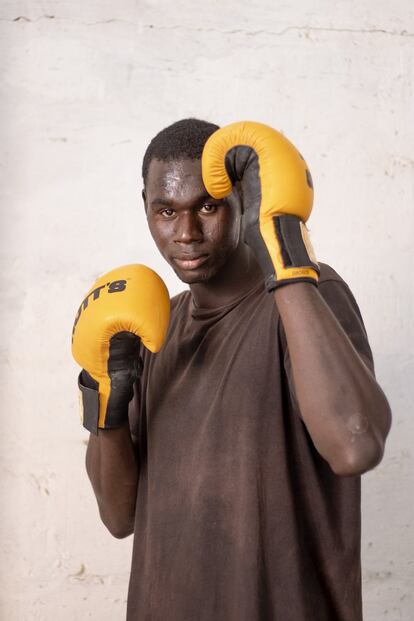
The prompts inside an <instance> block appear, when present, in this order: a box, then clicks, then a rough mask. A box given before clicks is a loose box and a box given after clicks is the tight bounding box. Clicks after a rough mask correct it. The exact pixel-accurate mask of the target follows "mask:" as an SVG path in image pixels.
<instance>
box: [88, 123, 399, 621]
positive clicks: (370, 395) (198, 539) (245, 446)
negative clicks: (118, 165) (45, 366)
mask: <svg viewBox="0 0 414 621" xmlns="http://www.w3.org/2000/svg"><path fill="white" fill-rule="evenodd" d="M216 129H217V126H215V125H212V124H209V123H205V122H203V121H198V120H195V119H187V120H184V121H179V122H178V123H175V124H173V125H172V126H170V127H168V128H166V129H165V130H163V131H162V132H160V133H159V134H158V135H157V136H156V137H155V138H154V139H153V141H152V142H151V144H150V145H149V147H148V149H147V152H146V154H145V157H144V162H143V180H144V191H143V199H144V204H145V210H146V214H147V219H148V225H149V228H150V231H151V234H152V236H153V238H154V240H155V243H156V245H157V247H158V249H159V251H160V252H161V254H162V255H163V257H164V258H165V259H166V261H167V262H168V263H169V264H170V265H171V267H172V268H173V270H174V271H175V273H176V274H177V276H178V277H179V278H180V280H182V281H183V282H184V283H187V284H188V285H189V290H187V291H185V292H183V293H181V294H180V295H178V296H176V297H175V298H173V300H172V304H171V319H170V325H169V330H168V334H167V338H166V341H165V343H164V346H163V348H162V349H161V351H160V352H159V353H157V354H153V353H150V352H149V351H148V350H147V349H146V348H144V347H141V352H140V357H141V359H142V370H141V369H138V367H137V366H135V367H134V369H135V375H134V373H132V372H131V373H130V374H129V377H130V378H133V377H136V376H137V375H139V378H138V379H137V381H136V382H135V396H134V399H133V400H132V401H131V403H130V406H129V422H128V419H127V417H128V411H127V406H125V400H124V406H123V408H124V409H123V412H121V415H120V418H119V419H117V420H119V421H120V422H119V426H118V425H114V427H116V428H108V429H99V432H98V434H97V435H94V434H92V435H91V437H90V441H89V445H88V451H87V470H88V474H89V477H90V479H91V482H92V485H93V488H94V491H95V494H96V497H97V500H98V505H99V509H100V514H101V517H102V520H103V521H104V523H105V524H106V526H107V527H108V529H109V530H110V532H111V533H112V534H113V535H114V536H116V537H125V536H128V535H130V534H131V533H134V552H133V560H132V569H131V579H130V585H129V596H128V613H127V619H128V621H144V619H145V620H146V619H148V620H151V621H167V620H168V621H190V620H191V621H192V620H195V619H197V620H199V621H276V620H278V619H281V620H282V621H309V620H310V619H316V620H317V621H360V620H361V619H362V604H361V568H360V475H361V474H362V473H363V472H365V471H367V470H369V469H370V468H373V467H374V466H375V465H376V464H377V463H378V462H379V461H380V459H381V457H382V454H383V449H384V442H385V439H386V436H387V433H388V431H389V426H390V409H389V405H388V402H387V400H386V398H385V396H384V394H383V392H382V390H381V388H380V387H379V385H378V384H377V382H376V380H375V376H374V365H373V360H372V354H371V350H370V346H369V343H368V340H367V336H366V332H365V329H364V325H363V321H362V318H361V315H360V312H359V308H358V306H357V303H356V302H355V299H354V297H353V295H352V293H351V291H350V289H349V287H348V286H347V284H346V283H345V282H344V281H343V279H342V278H341V277H340V276H339V275H338V274H337V273H336V272H335V271H334V270H333V269H332V268H331V267H329V266H328V265H326V264H323V263H319V269H320V274H319V279H318V284H317V287H315V286H314V284H312V283H309V282H294V283H289V284H286V285H285V286H280V287H277V288H276V289H275V290H274V291H273V292H271V293H269V292H268V291H267V290H266V289H265V286H264V278H263V273H262V270H261V268H260V266H259V262H258V261H257V260H256V256H255V254H254V252H253V251H252V249H251V247H249V246H248V245H247V244H246V243H245V241H244V228H245V224H246V223H245V218H244V216H245V208H246V205H245V204H244V203H243V198H242V196H241V193H240V187H239V186H238V185H237V187H235V188H234V189H233V192H232V194H231V195H230V196H229V197H228V198H226V199H221V200H217V199H213V198H212V197H211V196H209V195H208V193H207V191H206V188H205V186H204V183H203V179H202V174H201V154H202V150H203V147H204V145H205V142H206V140H207V139H208V137H209V136H210V135H211V134H212V133H213V132H215V130H216ZM245 200H246V199H245ZM134 347H136V344H135V345H134V346H132V347H131V348H130V349H129V350H128V348H126V349H122V346H121V349H120V350H119V351H120V352H121V353H120V357H119V359H122V358H123V356H124V357H125V359H127V358H128V359H129V360H130V361H131V360H133V359H135V360H136V359H137V351H136V349H134ZM111 351H115V350H114V349H113V350H111ZM119 351H118V354H119ZM122 352H125V355H124V354H123V353H122ZM131 368H132V367H131ZM84 379H85V382H87V377H86V378H84ZM131 381H132V380H131V379H130V382H131ZM91 387H92V386H91ZM126 392H128V390H127V391H126ZM131 396H132V393H130V394H129V396H128V398H127V399H126V403H128V400H129V399H130V397H131ZM121 409H122V408H121Z"/></svg>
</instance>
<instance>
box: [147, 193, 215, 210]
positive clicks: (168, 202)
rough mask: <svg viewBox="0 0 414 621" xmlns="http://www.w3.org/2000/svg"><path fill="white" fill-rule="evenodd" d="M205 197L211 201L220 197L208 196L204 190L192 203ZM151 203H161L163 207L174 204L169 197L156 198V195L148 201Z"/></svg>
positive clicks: (151, 204)
mask: <svg viewBox="0 0 414 621" xmlns="http://www.w3.org/2000/svg"><path fill="white" fill-rule="evenodd" d="M206 199H210V200H212V201H218V200H220V199H216V198H213V197H212V196H210V194H209V193H208V192H205V193H203V194H200V195H199V196H197V198H196V199H195V201H194V203H199V202H200V201H203V200H206ZM221 200H222V199H221ZM153 205H163V206H164V207H173V206H174V201H172V200H170V199H169V198H158V197H156V198H153V199H152V201H151V202H150V206H151V207H152V206H153Z"/></svg>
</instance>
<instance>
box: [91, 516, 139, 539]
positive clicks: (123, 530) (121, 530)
mask: <svg viewBox="0 0 414 621" xmlns="http://www.w3.org/2000/svg"><path fill="white" fill-rule="evenodd" d="M99 513H100V516H101V520H102V522H103V524H104V525H105V526H106V528H107V529H108V530H109V532H110V533H111V535H112V536H113V537H115V539H125V538H126V537H129V536H130V535H132V534H133V532H134V519H133V518H132V517H131V518H130V519H125V518H124V519H119V518H114V517H110V516H108V515H105V513H104V512H103V511H100V512H99Z"/></svg>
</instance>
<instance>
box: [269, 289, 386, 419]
mask: <svg viewBox="0 0 414 621" xmlns="http://www.w3.org/2000/svg"><path fill="white" fill-rule="evenodd" d="M318 289H319V293H320V294H321V295H322V297H323V298H324V300H325V302H326V303H327V304H328V306H329V307H330V309H331V311H332V312H333V314H334V315H335V317H336V319H337V320H338V321H339V323H340V324H341V326H342V328H343V329H344V331H345V333H346V334H347V335H348V337H349V339H350V341H351V343H352V345H353V346H354V347H355V349H356V351H357V352H358V354H359V355H360V357H361V358H362V360H363V361H364V363H365V364H366V366H367V367H368V368H369V369H370V371H371V372H372V374H373V375H374V376H375V369H374V360H373V357H372V351H371V347H370V345H369V342H368V336H367V332H366V330H365V326H364V322H363V319H362V315H361V311H360V310H359V307H358V304H357V302H356V300H355V298H354V296H353V294H352V292H351V290H350V288H349V287H348V285H347V284H346V282H345V281H343V280H334V279H329V280H324V281H322V282H320V283H319V286H318ZM279 338H280V341H281V347H282V352H283V363H284V368H285V372H286V376H287V381H288V385H289V391H290V394H291V397H292V400H293V402H294V404H295V406H296V407H297V408H298V409H299V406H298V402H297V399H296V392H295V386H294V380H293V374H292V365H291V361H290V356H289V348H288V345H287V340H286V334H285V331H284V328H283V323H282V319H281V318H280V320H279Z"/></svg>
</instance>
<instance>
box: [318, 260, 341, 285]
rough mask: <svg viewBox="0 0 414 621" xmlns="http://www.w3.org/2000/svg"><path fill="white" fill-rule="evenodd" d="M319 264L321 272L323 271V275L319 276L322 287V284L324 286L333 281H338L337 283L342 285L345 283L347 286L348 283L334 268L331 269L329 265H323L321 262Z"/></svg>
mask: <svg viewBox="0 0 414 621" xmlns="http://www.w3.org/2000/svg"><path fill="white" fill-rule="evenodd" d="M318 264H319V268H320V271H321V273H320V275H319V281H318V284H319V285H321V284H323V283H325V282H329V281H332V280H333V281H336V282H342V283H344V285H347V283H346V282H345V280H344V279H343V278H342V276H340V275H339V274H338V272H337V271H336V270H334V268H333V267H331V266H330V265H328V264H327V263H321V262H320V261H319V262H318ZM347 286H348V285H347Z"/></svg>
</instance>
